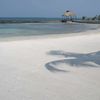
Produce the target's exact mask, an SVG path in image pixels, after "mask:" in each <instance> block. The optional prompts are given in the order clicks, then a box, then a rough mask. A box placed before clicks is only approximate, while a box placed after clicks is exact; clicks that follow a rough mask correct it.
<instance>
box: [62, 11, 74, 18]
mask: <svg viewBox="0 0 100 100" xmlns="http://www.w3.org/2000/svg"><path fill="white" fill-rule="evenodd" d="M63 16H67V17H70V16H72V17H73V16H76V14H75V13H74V12H72V11H69V10H67V11H66V12H65V13H64V14H63Z"/></svg>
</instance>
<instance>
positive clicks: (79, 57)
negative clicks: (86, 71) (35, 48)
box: [45, 50, 100, 72]
mask: <svg viewBox="0 0 100 100" xmlns="http://www.w3.org/2000/svg"><path fill="white" fill-rule="evenodd" d="M47 54H48V55H53V56H63V57H65V58H64V59H61V60H55V61H51V62H48V63H46V64H45V67H46V69H48V70H49V71H51V72H68V71H67V70H63V69H59V68H57V66H58V65H59V64H67V65H70V66H72V67H100V51H97V52H92V53H84V54H82V53H72V52H64V51H56V50H52V51H50V52H48V53H47Z"/></svg>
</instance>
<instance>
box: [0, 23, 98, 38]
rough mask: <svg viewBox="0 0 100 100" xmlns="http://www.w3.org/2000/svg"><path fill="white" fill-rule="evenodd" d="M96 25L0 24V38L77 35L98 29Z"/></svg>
mask: <svg viewBox="0 0 100 100" xmlns="http://www.w3.org/2000/svg"><path fill="white" fill-rule="evenodd" d="M99 26H100V25H97V24H93V25H92V24H78V23H20V24H19V23H16V24H0V38H11V37H28V36H33V37H34V36H41V37H43V36H44V35H54V34H56V35H59V34H77V33H79V32H84V31H87V30H95V29H97V28H99Z"/></svg>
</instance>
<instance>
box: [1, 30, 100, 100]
mask: <svg viewBox="0 0 100 100" xmlns="http://www.w3.org/2000/svg"><path fill="white" fill-rule="evenodd" d="M85 34H86V32H85ZM0 100H100V31H98V32H96V31H95V32H94V31H93V33H92V34H88V32H87V35H77V36H68V37H61V38H47V39H46V38H45V39H33V40H32V39H30V40H22V41H21V40H19V41H9V42H7V41H3V42H0Z"/></svg>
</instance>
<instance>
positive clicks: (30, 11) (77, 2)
mask: <svg viewBox="0 0 100 100" xmlns="http://www.w3.org/2000/svg"><path fill="white" fill-rule="evenodd" d="M66 10H72V11H74V12H75V13H76V14H77V15H78V16H83V15H84V16H95V15H97V14H100V0H0V17H61V15H62V14H63V12H64V11H66Z"/></svg>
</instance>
